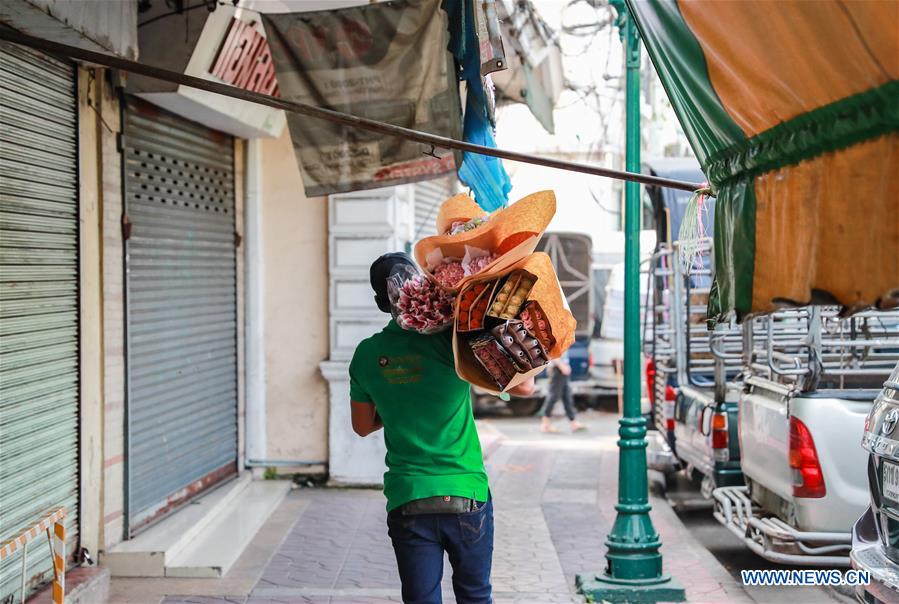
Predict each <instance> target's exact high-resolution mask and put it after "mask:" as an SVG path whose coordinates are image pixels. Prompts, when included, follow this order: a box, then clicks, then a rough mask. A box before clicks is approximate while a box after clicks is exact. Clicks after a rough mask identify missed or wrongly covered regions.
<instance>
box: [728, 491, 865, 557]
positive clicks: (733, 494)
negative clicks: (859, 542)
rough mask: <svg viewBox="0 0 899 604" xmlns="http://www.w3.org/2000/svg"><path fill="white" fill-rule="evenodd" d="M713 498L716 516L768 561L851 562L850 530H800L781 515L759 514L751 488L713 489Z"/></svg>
mask: <svg viewBox="0 0 899 604" xmlns="http://www.w3.org/2000/svg"><path fill="white" fill-rule="evenodd" d="M712 497H713V499H714V501H715V511H714V516H715V519H716V520H718V522H720V523H721V524H723V525H724V526H725V527H727V529H728V530H729V531H731V532H732V533H733V534H734V535H736V536H737V537H738V538H740V539H741V540H742V541H743V543H744V544H746V546H747V547H748V548H749V549H750V550H752V551H753V552H754V553H756V554H757V555H759V556H761V557H763V558H765V559H766V560H771V561H773V562H780V563H784V564H798V565H804V566H818V565H823V566H848V565H849V550H850V549H851V547H852V536H851V534H850V533H849V532H845V533H831V532H819V531H800V530H797V529H795V528H794V527H792V526H790V525H788V524H787V523H786V522H784V521H782V520H780V519H779V518H776V517H772V516H766V517H762V516H759V515H758V514H757V512H756V510H755V508H754V506H753V504H752V500H751V499H750V498H749V489H748V487H720V488H717V489H715V490H714V491H712ZM795 552H798V553H795ZM835 554H842V555H835Z"/></svg>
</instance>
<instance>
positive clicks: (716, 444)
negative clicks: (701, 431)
mask: <svg viewBox="0 0 899 604" xmlns="http://www.w3.org/2000/svg"><path fill="white" fill-rule="evenodd" d="M712 454H713V456H714V458H715V461H729V460H730V449H728V447H727V413H722V412H716V413H714V414H712Z"/></svg>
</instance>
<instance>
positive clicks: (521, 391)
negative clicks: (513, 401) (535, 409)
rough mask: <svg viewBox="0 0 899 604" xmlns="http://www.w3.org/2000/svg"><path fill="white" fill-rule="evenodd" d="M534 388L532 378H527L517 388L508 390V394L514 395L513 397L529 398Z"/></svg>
mask: <svg viewBox="0 0 899 604" xmlns="http://www.w3.org/2000/svg"><path fill="white" fill-rule="evenodd" d="M534 388H535V384H534V378H528V379H527V380H526V381H524V382H522V383H520V384H518V385H517V386H515V387H513V388H509V394H514V395H515V396H530V395H532V394H534Z"/></svg>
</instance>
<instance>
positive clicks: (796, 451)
mask: <svg viewBox="0 0 899 604" xmlns="http://www.w3.org/2000/svg"><path fill="white" fill-rule="evenodd" d="M790 469H791V470H792V473H793V496H794V497H812V498H817V497H824V495H826V494H827V488H826V487H825V486H824V473H823V472H822V471H821V463H820V462H819V461H818V451H817V450H816V449H815V441H814V439H813V438H812V433H811V432H809V430H808V428H807V427H806V425H805V424H804V423H802V421H800V420H798V419H796V418H795V417H791V418H790Z"/></svg>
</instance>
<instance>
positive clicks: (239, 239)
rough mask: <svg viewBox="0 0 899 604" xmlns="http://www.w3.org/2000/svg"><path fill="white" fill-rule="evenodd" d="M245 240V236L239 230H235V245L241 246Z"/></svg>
mask: <svg viewBox="0 0 899 604" xmlns="http://www.w3.org/2000/svg"><path fill="white" fill-rule="evenodd" d="M242 242H243V236H241V234H240V233H238V232H237V231H234V247H240V244H241V243H242Z"/></svg>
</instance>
